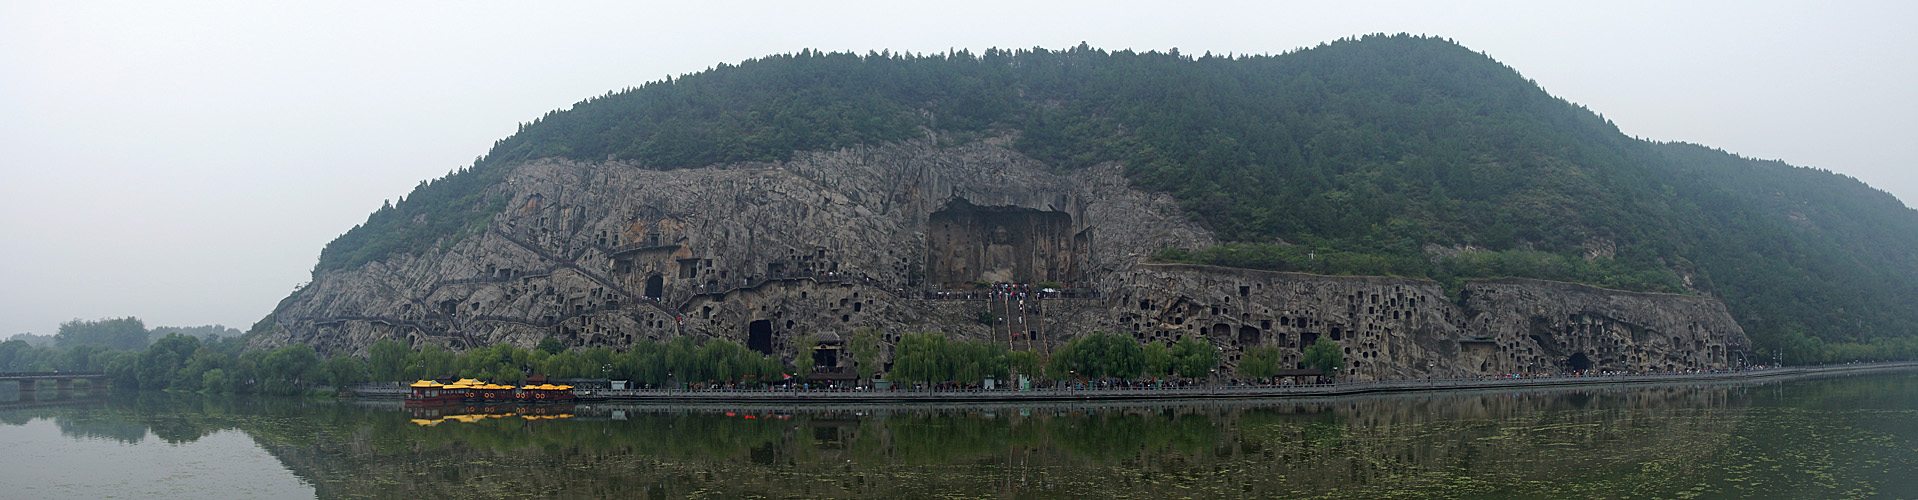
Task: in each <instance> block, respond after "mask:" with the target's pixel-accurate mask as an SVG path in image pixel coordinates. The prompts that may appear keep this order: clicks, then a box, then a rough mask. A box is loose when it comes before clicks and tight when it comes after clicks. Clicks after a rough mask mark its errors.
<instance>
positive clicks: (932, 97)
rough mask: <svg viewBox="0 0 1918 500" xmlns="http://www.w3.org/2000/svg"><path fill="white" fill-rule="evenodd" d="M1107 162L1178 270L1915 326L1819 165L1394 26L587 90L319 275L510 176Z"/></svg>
mask: <svg viewBox="0 0 1918 500" xmlns="http://www.w3.org/2000/svg"><path fill="white" fill-rule="evenodd" d="M987 135H1011V136H1014V137H1017V140H1016V142H1015V146H1016V147H1017V148H1018V149H1019V150H1020V151H1021V152H1023V153H1025V154H1027V155H1029V156H1032V157H1034V158H1037V159H1040V160H1042V161H1045V162H1047V163H1048V164H1050V165H1052V166H1054V167H1055V168H1060V169H1073V168H1080V167H1084V166H1087V165H1092V164H1097V163H1102V162H1109V161H1117V162H1121V163H1122V164H1123V165H1124V167H1125V172H1126V175H1127V176H1128V177H1129V178H1130V179H1131V180H1132V182H1133V184H1134V185H1135V186H1137V187H1140V188H1143V189H1148V190H1154V191H1161V192H1166V193H1170V194H1172V195H1173V196H1175V197H1176V198H1177V199H1178V200H1180V201H1181V203H1182V204H1183V205H1184V206H1185V208H1187V209H1188V210H1189V211H1191V213H1193V214H1194V216H1195V217H1196V218H1197V220H1198V221H1199V222H1201V223H1203V224H1205V225H1206V226H1207V227H1210V228H1211V229H1213V230H1214V231H1215V232H1216V233H1217V234H1218V235H1219V237H1220V238H1221V239H1222V240H1224V241H1227V242H1229V243H1228V244H1227V245H1225V246H1222V247H1219V248H1210V249H1180V250H1172V251H1169V252H1163V253H1162V254H1161V257H1164V258H1166V259H1169V260H1179V261H1190V262H1201V263H1210V264H1218V265H1230V266H1241V267H1257V268H1266V269H1279V270H1300V271H1309V272H1322V273H1332V274H1389V275H1400V276H1416V277H1428V278H1434V279H1438V280H1440V281H1447V282H1455V281H1456V280H1458V279H1464V278H1477V277H1496V276H1522V277H1536V278H1544V279H1556V280H1566V281H1578V282H1584V283H1591V284H1596V285H1600V286H1607V287H1614V288H1623V289H1629V290H1639V291H1664V292H1686V291H1698V292H1703V293H1709V294H1712V295H1716V296H1719V297H1722V298H1723V299H1724V300H1725V301H1726V302H1727V303H1728V304H1729V306H1730V307H1731V308H1732V312H1733V314H1734V315H1735V316H1736V317H1737V319H1738V320H1739V322H1740V323H1741V324H1742V325H1743V326H1744V327H1745V328H1746V329H1747V331H1748V332H1749V333H1750V334H1751V336H1752V337H1753V339H1754V341H1755V342H1757V343H1758V345H1759V346H1760V348H1761V349H1764V350H1766V352H1767V353H1769V354H1780V355H1782V354H1784V353H1785V350H1786V347H1787V346H1791V345H1800V344H1803V343H1804V342H1805V341H1807V340H1818V341H1821V342H1830V343H1848V344H1856V345H1869V344H1871V343H1873V342H1883V341H1885V339H1891V338H1898V337H1904V336H1908V335H1909V334H1910V333H1911V332H1913V331H1918V312H1914V310H1913V309H1912V308H1911V307H1909V305H1910V304H1912V303H1918V253H1914V251H1913V250H1912V249H1914V248H1918V215H1914V213H1913V212H1912V211H1911V210H1910V209H1908V208H1906V207H1905V206H1904V205H1903V204H1902V203H1900V202H1899V201H1898V200H1897V199H1895V198H1893V197H1892V196H1890V195H1889V194H1886V193H1884V192H1882V191H1878V190H1875V189H1872V188H1871V187H1869V186H1866V185H1864V184H1863V183H1861V182H1858V181H1857V180H1855V179H1851V178H1849V177H1845V176H1842V175H1837V174H1833V173H1831V172H1827V171H1822V170H1815V169H1807V168H1800V167H1792V166H1789V165H1785V164H1782V163H1777V162H1762V161H1754V160H1749V159H1745V158H1740V157H1737V156H1734V155H1731V154H1728V153H1725V152H1722V151H1717V150H1711V149H1708V148H1704V147H1700V146H1695V145H1689V144H1667V143H1653V142H1647V141H1643V140H1639V139H1634V138H1631V137H1627V136H1625V135H1623V134H1621V133H1619V132H1618V130H1617V128H1616V127H1614V126H1613V125H1612V123H1610V122H1609V121H1608V120H1606V119H1605V118H1603V117H1602V116H1599V115H1597V114H1595V113H1593V112H1591V111H1589V110H1586V109H1585V108H1583V107H1580V106H1578V105H1575V104H1572V103H1570V102H1567V101H1565V100H1562V99H1558V98H1556V97H1553V96H1551V95H1550V94H1548V93H1546V91H1545V90H1543V89H1541V88H1539V87H1538V86H1537V85H1536V84H1534V83H1533V82H1531V81H1529V80H1526V79H1525V78H1524V77H1522V76H1520V75H1519V74H1518V73H1517V72H1516V71H1514V70H1513V69H1512V68H1509V67H1506V66H1504V65H1502V64H1500V63H1498V62H1497V61H1494V60H1492V59H1491V58H1489V57H1486V56H1485V55H1483V54H1479V53H1475V52H1472V51H1471V50H1469V49H1466V48H1464V47H1461V46H1459V45H1457V44H1455V43H1452V42H1450V41H1447V40H1442V39H1435V38H1425V37H1415V36H1407V35H1396V36H1367V37H1363V38H1357V39H1349V40H1340V41H1337V42H1333V43H1328V44H1323V45H1320V46H1318V47H1314V48H1309V49H1302V50H1297V51H1293V52H1289V53H1285V54H1282V55H1259V56H1250V55H1237V56H1217V55H1212V54H1206V55H1203V56H1198V57H1194V56H1190V55H1185V54H1179V53H1177V52H1176V51H1174V52H1171V53H1159V52H1146V53H1137V52H1131V51H1117V52H1108V51H1103V50H1098V49H1093V48H1090V47H1087V46H1084V45H1081V46H1079V47H1076V48H1072V49H1067V50H1059V51H1052V50H1044V49H1032V50H1016V51H1012V50H989V51H986V52H985V53H983V54H972V53H969V52H965V51H960V52H954V53H950V54H939V55H910V54H892V53H872V54H867V55H865V56H859V55H854V54H845V53H822V52H815V51H802V52H799V53H796V54H784V55H775V56H769V57H766V58H762V59H756V60H751V61H746V62H744V63H741V64H738V65H725V64H722V65H719V66H718V67H715V68H712V69H710V70H707V71H703V72H699V73H695V74H691V75H686V76H683V77H680V78H675V79H668V80H664V81H658V82H652V83H648V84H645V85H643V86H640V87H636V88H630V89H626V90H623V91H619V92H611V93H608V94H606V95H602V96H599V97H595V98H592V99H587V100H585V101H581V102H579V103H577V104H575V105H573V106H572V107H570V108H569V109H565V110H558V111H554V112H551V113H548V114H547V115H546V116H543V117H541V118H540V119H538V120H536V121H534V122H532V123H528V124H524V125H522V126H521V127H520V130H519V132H518V133H516V134H514V135H513V136H511V137H508V138H506V139H503V140H501V141H499V142H498V143H497V144H496V145H495V146H494V148H493V149H492V151H491V152H489V153H488V154H487V155H486V156H485V157H484V158H482V159H480V160H477V161H476V162H475V164H474V165H473V166H472V167H470V168H465V169H462V170H459V171H457V172H455V173H453V174H450V175H448V176H447V177H445V178H442V179H439V180H435V181H432V182H429V183H422V184H421V185H420V186H419V187H418V188H417V189H415V190H414V192H413V193H412V194H410V195H409V196H408V197H407V198H406V199H403V200H402V201H401V202H400V203H398V204H397V205H394V206H392V207H386V208H382V209H380V210H379V211H378V212H375V213H374V214H373V215H372V216H371V217H369V218H368V220H367V222H366V224H363V225H361V226H359V227H356V228H354V229H353V230H352V231H349V232H348V233H347V234H345V235H343V236H341V237H340V238H339V239H338V240H336V241H334V242H333V243H331V244H329V245H328V246H327V248H326V249H325V250H324V251H323V252H322V254H321V258H320V262H319V265H318V267H317V268H316V271H329V270H338V269H348V268H352V267H355V266H358V265H361V264H364V263H367V262H372V261H379V260H383V259H386V258H388V257H390V256H392V255H395V254H403V253H418V252H423V251H426V250H428V249H431V248H435V247H436V246H443V245H447V244H450V242H453V241H457V240H458V239H459V238H460V237H462V236H463V235H465V234H471V233H472V232H473V231H476V230H479V229H483V228H484V227H485V224H486V221H487V220H489V218H490V217H491V216H492V215H494V214H497V213H498V212H499V211H500V210H503V209H504V208H505V207H504V200H503V199H496V198H489V197H488V194H487V193H488V188H490V187H491V186H493V185H495V184H496V183H497V182H498V180H499V179H500V178H501V176H503V175H504V171H505V170H506V169H507V168H508V167H509V166H510V165H513V164H516V163H518V162H522V161H526V160H532V159H538V158H552V157H557V158H569V159H576V160H590V161H600V160H606V159H615V160H621V161H628V162H632V163H633V164H635V165H637V166H638V167H639V168H650V169H677V168H696V167H702V166H706V165H712V164H718V163H732V162H747V161H779V160H784V159H787V158H789V157H790V156H791V155H792V154H793V153H794V152H796V151H809V150H830V149H836V148H843V147H848V146H854V145H864V144H879V143H886V142H894V141H902V140H911V139H918V138H925V137H937V138H940V140H968V139H970V138H974V137H980V136H987Z"/></svg>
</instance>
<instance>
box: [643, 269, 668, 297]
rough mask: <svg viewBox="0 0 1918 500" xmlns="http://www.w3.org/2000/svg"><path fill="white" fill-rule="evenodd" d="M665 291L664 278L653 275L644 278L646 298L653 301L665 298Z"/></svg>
mask: <svg viewBox="0 0 1918 500" xmlns="http://www.w3.org/2000/svg"><path fill="white" fill-rule="evenodd" d="M665 289H666V279H665V277H662V276H660V275H657V274H655V275H652V276H650V277H647V278H646V296H647V297H652V298H655V299H657V298H660V297H665V296H666V294H665Z"/></svg>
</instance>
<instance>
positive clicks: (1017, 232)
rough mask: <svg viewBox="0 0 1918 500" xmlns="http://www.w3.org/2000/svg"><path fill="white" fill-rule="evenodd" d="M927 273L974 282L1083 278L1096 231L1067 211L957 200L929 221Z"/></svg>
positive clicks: (951, 281) (949, 281)
mask: <svg viewBox="0 0 1918 500" xmlns="http://www.w3.org/2000/svg"><path fill="white" fill-rule="evenodd" d="M927 225H928V228H927V230H926V246H927V249H926V256H927V258H926V267H927V268H928V269H927V273H926V275H927V276H929V277H930V278H931V279H932V282H933V283H937V284H940V285H948V286H951V285H963V284H966V283H971V282H974V281H986V282H1007V283H1040V282H1046V281H1056V282H1062V283H1072V282H1077V281H1080V280H1081V278H1082V276H1081V275H1080V266H1081V263H1082V262H1084V261H1085V254H1086V248H1087V247H1088V246H1089V243H1090V241H1089V240H1090V239H1091V235H1090V234H1088V232H1085V231H1079V232H1074V230H1073V222H1072V216H1070V215H1067V214H1066V213H1065V212H1060V211H1050V210H1033V209H1030V208H1024V207H981V206H977V205H973V204H972V203H971V202H968V201H966V200H964V199H960V200H954V201H953V202H951V203H949V204H947V205H946V207H945V208H944V209H942V210H939V211H937V212H933V213H932V216H931V217H930V218H929V219H928V220H927Z"/></svg>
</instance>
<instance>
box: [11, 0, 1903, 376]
mask: <svg viewBox="0 0 1918 500" xmlns="http://www.w3.org/2000/svg"><path fill="white" fill-rule="evenodd" d="M1585 4H1596V5H1585ZM1814 4H1817V5H1814ZM1914 5H1918V2H1860V3H1836V4H1833V3H1831V2H1750V1H1741V2H1729V3H1722V4H1713V3H1703V2H1698V3H1690V2H1687V3H1679V2H1664V1H1661V2H1645V3H1628V2H1617V1H1609V2H1581V3H1578V4H1572V3H1569V2H1536V1H1527V2H1510V3H1457V4H1440V3H1438V2H1408V3H1370V2H1345V1H1339V2H1327V1H1316V2H1310V3H1303V2H1301V3H1289V2H1247V3H1193V2H1176V3H1175V2H1157V3H1126V2H1112V1H1104V2H1093V3H1078V4H1064V3H1058V4H1055V3H1047V2H1031V1H1024V2H1009V3H992V2H954V3H950V4H940V5H933V4H929V3H919V2H914V3H911V4H907V3H905V2H873V3H855V4H814V3H811V2H779V3H772V2H768V3H743V4H720V3H716V2H674V3H671V4H666V5H656V6H648V5H631V2H618V3H610V2H609V3H608V4H598V3H587V2H579V3H573V2H445V3H431V2H339V1H330V2H314V3H307V4H296V3H292V2H258V1H244V2H216V3H199V2H175V1H168V2H151V1H138V2H73V1H64V0H62V1H48V2H36V1H21V0H6V1H4V2H0V174H4V175H3V176H0V213H4V216H3V217H0V284H4V286H0V338H4V337H6V336H9V335H12V334H14V333H21V332H33V333H43V334H50V333H53V331H54V330H55V328H56V327H57V325H58V324H59V323H60V322H62V321H66V320H69V319H73V318H87V319H94V318H101V317H109V316H115V317H117V316H126V315H133V316H138V317H140V318H143V319H145V320H146V321H147V324H148V325H149V326H155V325H198V324H207V323H223V324H226V325H229V326H233V327H238V328H242V329H244V328H246V326H247V325H249V324H251V323H252V322H254V321H255V320H258V319H259V318H260V317H262V316H264V315H265V314H266V313H268V312H269V311H271V310H272V308H273V305H274V304H275V303H277V302H278V301H279V300H280V299H281V298H283V297H285V296H286V294H287V293H288V292H289V291H291V290H292V289H293V287H294V285H295V284H298V283H301V282H304V281H306V280H307V279H308V277H309V274H308V273H309V271H310V270H311V269H312V266H313V263H314V261H315V260H316V259H317V257H318V255H319V250H320V248H321V247H322V246H324V245H325V244H326V242H328V241H331V240H332V239H333V238H334V237H335V236H338V235H339V234H340V233H342V232H344V231H346V230H347V229H348V228H350V227H352V226H353V225H354V224H357V223H360V222H363V221H364V220H365V219H366V216H367V214H369V213H370V212H372V211H373V210H374V209H376V208H379V206H380V204H381V202H382V200H390V199H396V198H398V197H400V196H401V195H404V194H406V193H407V192H408V191H410V190H411V189H412V188H413V186H414V185H415V184H417V183H418V182H419V181H421V180H424V179H428V178H433V177H438V176H441V175H444V174H446V173H447V171H449V170H451V169H454V168H456V167H459V166H462V165H465V164H468V163H471V162H472V160H473V158H474V157H475V156H478V155H480V154H483V153H484V152H485V151H486V149H487V148H488V147H489V146H490V145H491V144H492V143H493V141H494V140H497V139H500V138H503V137H506V136H507V135H509V134H511V133H513V131H514V130H515V128H516V127H517V125H518V124H519V123H521V122H525V121H530V120H532V119H533V118H536V117H538V116H540V115H541V114H543V113H545V112H547V111H549V110H553V109H558V108H563V107H566V106H569V105H571V104H572V103H574V102H577V101H579V100H580V99H582V98H585V97H588V96H594V95H599V94H603V93H605V92H607V91H608V90H614V89H619V88H624V87H629V86H636V85H639V84H641V83H644V82H647V81H651V80H657V79H660V78H662V77H664V76H666V75H678V74H684V73H688V72H693V71H698V70H702V69H705V68H707V67H709V66H712V65H713V64H714V63H719V62H729V63H736V62H739V61H741V60H743V59H747V58H752V57H758V56H762V55H766V54H772V53H781V52H792V51H796V50H798V49H801V48H817V49H826V50H853V51H858V52H861V53H863V52H866V51H868V50H879V49H891V50H894V51H910V52H923V53H931V52H942V51H945V50H947V49H949V48H967V49H972V50H974V51H975V52H976V51H980V50H983V49H986V48H990V47H1003V48H1019V47H1034V46H1039V47H1047V48H1063V47H1067V46H1071V45H1076V44H1078V43H1079V42H1081V41H1085V42H1089V43H1090V44H1092V45H1093V46H1095V47H1101V48H1106V49H1122V48H1130V49H1135V50H1150V49H1161V50H1163V49H1169V48H1173V47H1177V48H1179V49H1180V50H1181V51H1182V52H1185V53H1189V54H1200V53H1204V52H1206V51H1211V52H1215V53H1278V52H1283V51H1286V50H1290V49H1293V48H1298V47H1303V46H1310V45H1316V44H1318V43H1320V42H1325V41H1330V40H1334V39H1338V38H1341V37H1346V36H1352V35H1359V34H1365V33H1380V32H1383V33H1397V32H1409V33H1416V34H1430V35H1437V36H1443V37H1447V38H1451V39H1453V40H1456V41H1458V42H1459V43H1462V44H1464V45H1465V46H1467V47H1470V48H1472V49H1474V50H1479V51H1482V52H1485V53H1487V54H1490V55H1491V56H1492V57H1493V58H1496V59H1498V60H1499V61H1501V62H1504V63H1505V64H1507V65H1510V66H1512V67H1514V68H1516V69H1518V71H1519V72H1520V73H1523V74H1524V75H1525V76H1527V77H1529V78H1532V79H1534V80H1536V81H1537V82H1539V84H1540V85H1542V86H1544V87H1545V89H1546V90H1548V91H1550V92H1552V93H1553V94H1554V95H1557V96H1560V97H1563V98H1566V99H1569V100H1571V101H1574V102H1578V103H1581V104H1584V105H1586V106H1587V107H1589V108H1591V109H1593V110H1595V111H1597V112H1600V113H1603V114H1604V115H1605V116H1606V117H1608V118H1611V119H1612V120H1613V121H1615V122H1617V123H1618V125H1619V127H1620V128H1621V129H1623V130H1624V131H1625V133H1627V134H1631V135H1635V136H1640V137H1645V138H1649V139H1657V140H1677V141H1689V142H1697V143H1702V144H1706V145H1710V146H1713V147H1718V148H1721V149H1725V150H1728V151H1731V152H1734V153H1739V154H1742V155H1745V156H1751V157H1758V158H1768V159H1781V160H1785V161H1787V162H1790V163H1792V164H1796V165H1805V166H1814V167H1820V168H1825V169H1830V170H1833V171H1837V172H1841V173H1844V174H1848V175H1851V176H1854V177H1858V178H1860V179H1863V180H1864V181H1865V182H1867V183H1870V184H1871V185H1873V186H1876V187H1878V188H1880V189H1884V190H1886V191H1889V192H1891V193H1892V194H1895V195H1898V196H1899V198H1900V199H1904V200H1908V201H1909V200H1912V199H1913V197H1915V196H1918V172H1914V171H1913V168H1912V167H1913V166H1914V165H1913V160H1912V158H1914V157H1918V93H1915V92H1914V90H1918V85H1914V83H1918V57H1914V56H1913V54H1912V51H1913V50H1914V49H1918V28H1914V26H1918V7H1914Z"/></svg>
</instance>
